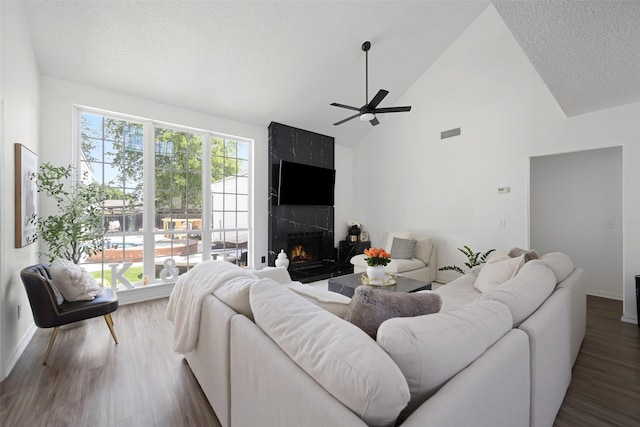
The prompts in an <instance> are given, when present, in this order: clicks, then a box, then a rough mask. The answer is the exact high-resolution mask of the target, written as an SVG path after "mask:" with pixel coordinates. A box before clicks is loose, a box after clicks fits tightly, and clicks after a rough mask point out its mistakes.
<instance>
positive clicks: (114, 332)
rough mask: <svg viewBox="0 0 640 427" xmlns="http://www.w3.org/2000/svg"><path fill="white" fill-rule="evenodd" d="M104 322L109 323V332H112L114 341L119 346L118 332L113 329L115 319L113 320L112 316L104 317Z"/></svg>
mask: <svg viewBox="0 0 640 427" xmlns="http://www.w3.org/2000/svg"><path fill="white" fill-rule="evenodd" d="M104 321H105V322H107V326H108V327H109V331H111V336H112V337H113V341H115V343H116V344H118V337H116V330H115V329H113V319H112V318H111V314H105V315H104Z"/></svg>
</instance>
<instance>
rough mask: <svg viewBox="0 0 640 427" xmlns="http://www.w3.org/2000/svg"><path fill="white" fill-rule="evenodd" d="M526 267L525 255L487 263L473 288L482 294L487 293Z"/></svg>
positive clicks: (492, 260)
mask: <svg viewBox="0 0 640 427" xmlns="http://www.w3.org/2000/svg"><path fill="white" fill-rule="evenodd" d="M523 265H524V255H520V256H518V257H515V258H507V259H499V258H498V259H491V260H489V261H487V263H486V264H485V265H484V267H483V268H482V270H480V273H478V278H477V279H476V281H475V283H474V284H473V286H474V287H475V288H476V289H477V290H479V291H480V292H487V291H490V290H492V289H495V288H496V287H498V286H500V285H502V284H503V283H504V282H506V281H507V280H509V279H511V278H512V277H514V276H515V275H516V274H517V273H518V271H519V270H520V268H521V267H522V266H523Z"/></svg>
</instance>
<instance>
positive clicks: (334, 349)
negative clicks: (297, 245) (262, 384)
mask: <svg viewBox="0 0 640 427" xmlns="http://www.w3.org/2000/svg"><path fill="white" fill-rule="evenodd" d="M251 307H252V309H253V313H254V316H255V322H256V325H258V327H259V328H260V329H262V331H264V333H265V334H266V335H267V336H269V337H270V338H271V339H272V340H273V341H274V342H275V343H276V344H277V345H278V346H279V347H280V348H281V349H282V350H283V351H284V352H285V353H286V354H287V355H288V356H289V357H290V358H291V359H292V360H293V361H294V362H295V363H296V364H298V366H300V367H301V368H302V369H303V370H304V371H305V372H306V373H307V374H308V375H309V376H311V377H312V378H314V379H315V380H316V381H317V382H318V383H319V384H320V385H321V386H322V387H324V389H325V390H327V391H328V392H329V393H330V394H332V395H333V396H334V397H335V398H336V399H338V400H339V401H340V402H342V403H343V404H344V405H345V406H347V407H348V408H349V409H351V410H352V411H353V412H354V413H355V414H357V415H358V416H359V417H360V418H362V420H364V422H365V423H367V424H368V425H371V426H393V425H394V423H395V421H396V418H397V417H398V414H400V411H401V410H402V409H403V408H404V407H405V406H406V404H407V402H408V401H409V387H408V386H407V382H406V380H405V379H404V376H403V374H402V372H401V371H400V369H399V368H398V366H397V365H396V364H395V363H394V362H393V360H391V358H390V357H389V355H388V354H386V353H385V352H384V351H383V350H382V349H381V348H380V347H379V346H378V345H377V344H376V343H375V341H373V340H372V339H371V338H370V337H368V336H367V334H365V333H364V332H362V331H361V330H360V329H359V328H358V327H356V326H354V325H352V324H350V323H348V322H345V321H344V320H342V319H339V318H337V317H336V316H334V315H332V314H331V313H328V312H327V311H326V310H324V309H322V308H320V307H318V306H316V305H315V304H313V303H311V302H309V301H307V300H305V299H304V298H302V297H301V296H299V295H297V294H295V293H294V292H293V291H292V290H291V289H289V288H287V287H285V286H280V285H278V284H276V283H275V282H273V281H271V280H269V279H263V280H260V281H259V282H258V283H257V284H256V285H255V286H252V287H251Z"/></svg>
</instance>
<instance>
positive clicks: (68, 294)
mask: <svg viewBox="0 0 640 427" xmlns="http://www.w3.org/2000/svg"><path fill="white" fill-rule="evenodd" d="M49 273H51V279H52V280H53V283H54V284H55V286H56V287H57V288H58V290H59V291H60V293H61V294H62V296H64V299H65V300H67V301H88V300H92V299H94V298H95V297H97V296H98V295H100V294H101V293H102V288H101V287H100V285H98V282H96V279H94V278H93V276H91V273H89V272H88V271H87V270H85V269H84V268H82V267H80V266H79V265H77V264H74V263H73V262H71V261H69V260H66V259H61V258H58V259H56V260H54V261H53V262H52V263H51V266H50V267H49Z"/></svg>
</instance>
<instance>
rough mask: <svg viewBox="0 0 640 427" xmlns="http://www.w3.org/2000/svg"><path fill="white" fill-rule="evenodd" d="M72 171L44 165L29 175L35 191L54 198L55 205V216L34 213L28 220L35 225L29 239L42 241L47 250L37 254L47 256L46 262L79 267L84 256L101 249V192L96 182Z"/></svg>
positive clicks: (104, 196) (104, 197) (103, 193)
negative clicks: (63, 261) (73, 264)
mask: <svg viewBox="0 0 640 427" xmlns="http://www.w3.org/2000/svg"><path fill="white" fill-rule="evenodd" d="M74 171H75V168H74V167H73V166H66V167H64V166H53V165H52V164H51V163H48V162H47V163H44V164H42V165H41V166H40V168H39V169H38V172H37V173H35V174H34V175H33V176H32V179H33V180H35V182H36V186H37V189H38V192H39V193H44V194H46V195H47V196H48V197H50V198H51V199H53V200H54V202H55V205H56V210H55V213H54V214H52V215H49V216H46V217H44V216H41V215H38V214H37V213H36V214H33V216H32V217H31V219H30V221H31V223H32V224H34V225H35V226H36V233H35V235H34V236H33V239H32V240H33V241H35V240H37V239H42V240H43V241H44V242H45V243H46V244H47V248H46V251H44V250H43V251H40V252H38V253H39V254H40V255H44V256H46V257H48V258H49V262H53V260H54V259H56V258H64V259H67V260H70V261H72V262H74V263H75V264H78V263H80V261H81V260H82V259H83V258H84V257H88V256H91V255H93V254H96V253H97V252H100V251H101V250H102V245H103V242H104V240H103V237H104V235H105V233H106V229H105V227H104V224H103V208H104V201H105V199H106V195H105V192H104V189H103V188H102V187H101V186H100V185H99V184H97V183H95V182H90V183H88V182H86V181H87V180H86V179H82V177H79V176H78V175H77V174H75V173H74ZM85 178H86V177H85ZM69 183H70V185H69Z"/></svg>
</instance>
